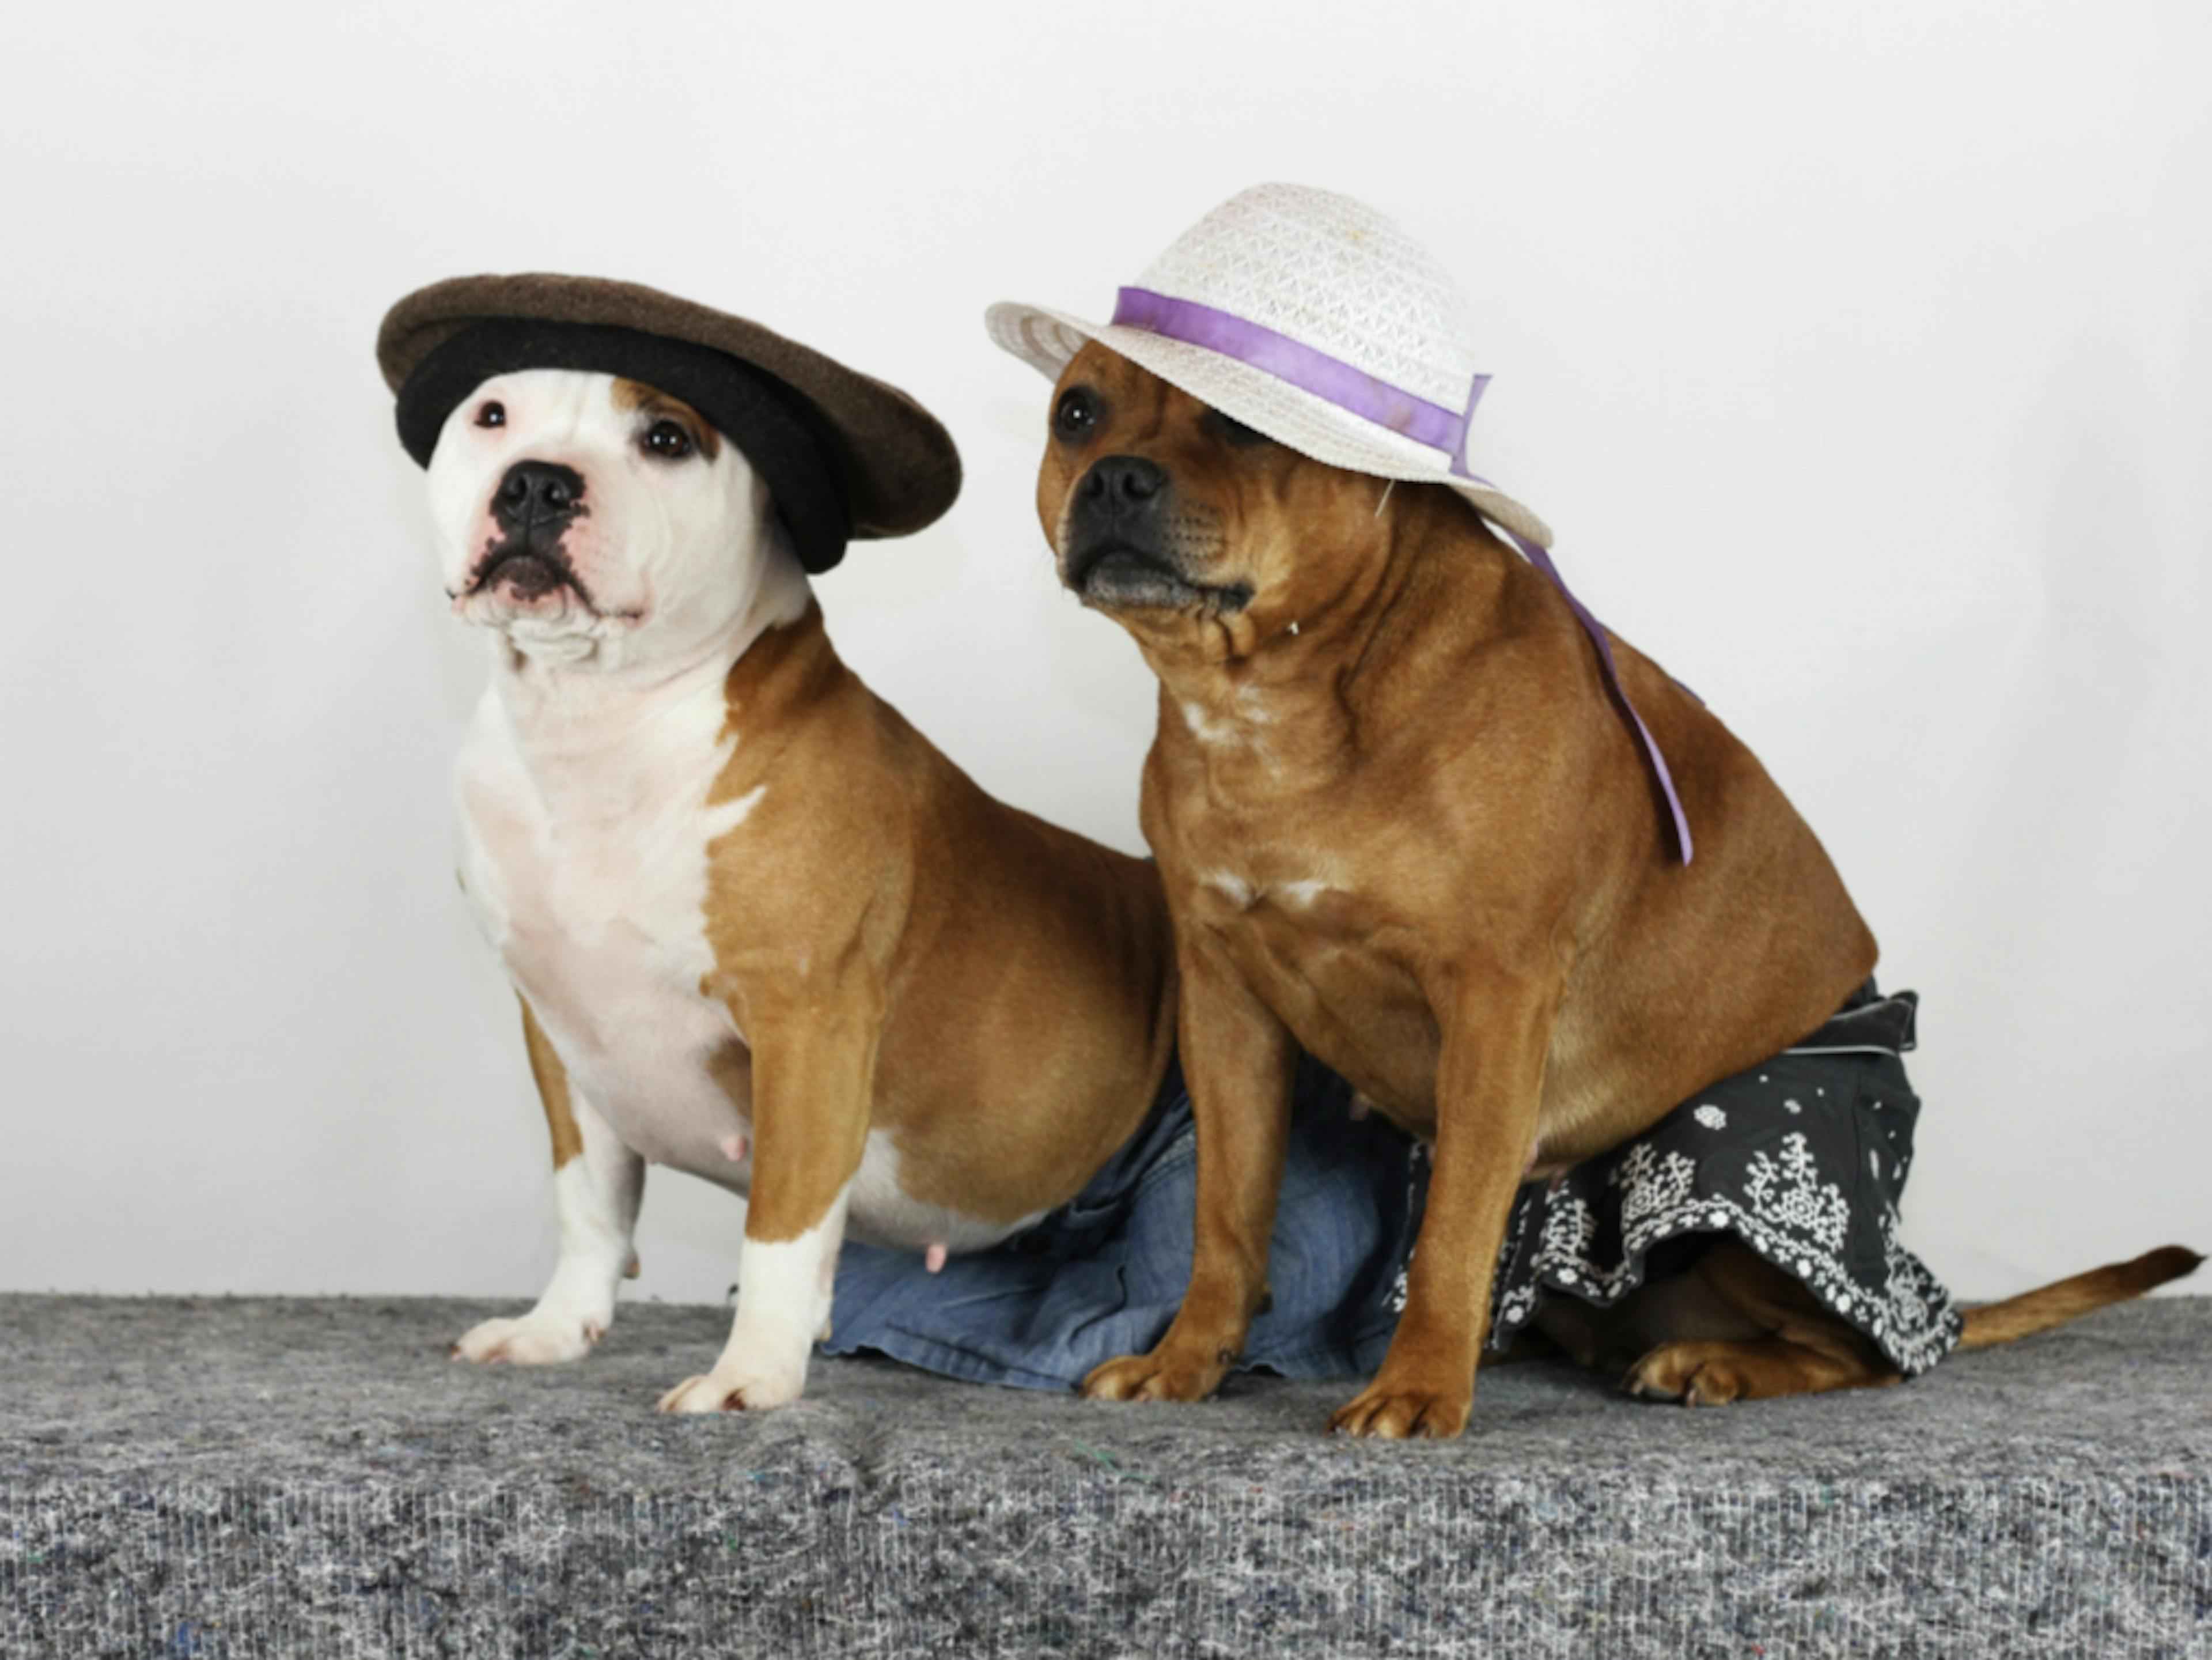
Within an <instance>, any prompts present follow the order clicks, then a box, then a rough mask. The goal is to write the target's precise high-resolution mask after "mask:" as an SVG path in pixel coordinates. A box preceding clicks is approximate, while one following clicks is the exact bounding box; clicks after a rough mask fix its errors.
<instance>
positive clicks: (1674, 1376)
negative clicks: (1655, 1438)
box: [1620, 1343, 1747, 1407]
mask: <svg viewBox="0 0 2212 1660" xmlns="http://www.w3.org/2000/svg"><path fill="white" fill-rule="evenodd" d="M1733 1347H1735V1345H1733V1344H1729V1343H1662V1344H1661V1345H1660V1346H1659V1347H1657V1348H1656V1349H1654V1350H1652V1351H1651V1353H1649V1354H1647V1355H1645V1356H1644V1358H1643V1359H1641V1360H1638V1362H1637V1363H1636V1364H1635V1365H1632V1366H1631V1367H1630V1368H1629V1369H1628V1375H1627V1376H1626V1377H1624V1378H1622V1379H1621V1380H1620V1387H1621V1388H1622V1389H1626V1391H1627V1392H1628V1393H1629V1394H1631V1395H1634V1396H1636V1398H1637V1399H1638V1400H1639V1401H1680V1402H1681V1403H1682V1404H1683V1405H1684V1406H1686V1407H1723V1406H1726V1405H1727V1404H1728V1403H1729V1402H1731V1401H1734V1400H1735V1399H1737V1398H1738V1397H1740V1396H1741V1395H1745V1394H1746V1393H1747V1389H1746V1384H1745V1379H1744V1377H1743V1375H1742V1373H1741V1371H1740V1369H1739V1368H1738V1367H1737V1366H1736V1365H1735V1364H1733V1360H1734V1357H1732V1356H1730V1355H1729V1354H1728V1353H1725V1352H1724V1351H1727V1350H1729V1349H1731V1348H1733Z"/></svg>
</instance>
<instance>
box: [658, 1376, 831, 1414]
mask: <svg viewBox="0 0 2212 1660" xmlns="http://www.w3.org/2000/svg"><path fill="white" fill-rule="evenodd" d="M805 1387H806V1371H805V1367H803V1366H799V1367H790V1368H776V1367H757V1368H756V1367H747V1368H744V1369H743V1370H739V1371H724V1370H723V1369H722V1368H721V1367H720V1366H717V1367H715V1368H714V1371H710V1372H708V1374H707V1375H706V1376H705V1377H687V1378H685V1379H684V1381H683V1382H682V1383H678V1385H677V1386H676V1387H675V1388H674V1389H671V1390H669V1391H668V1393H667V1394H665V1395H662V1396H661V1397H660V1409H661V1411H663V1412H759V1411H762V1410H763V1409H764V1408H769V1407H780V1406H782V1405H783V1404H784V1403H785V1402H788V1401H796V1400H797V1399H799V1391H800V1390H802V1389H805Z"/></svg>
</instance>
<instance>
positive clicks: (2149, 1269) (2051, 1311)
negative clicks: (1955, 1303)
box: [1959, 1245, 2204, 1349]
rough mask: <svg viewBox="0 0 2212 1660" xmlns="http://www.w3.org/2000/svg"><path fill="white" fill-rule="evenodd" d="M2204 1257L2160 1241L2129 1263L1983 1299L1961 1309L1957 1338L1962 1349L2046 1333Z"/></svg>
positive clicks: (2191, 1268) (2190, 1269)
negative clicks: (1980, 1303) (1984, 1301)
mask: <svg viewBox="0 0 2212 1660" xmlns="http://www.w3.org/2000/svg"><path fill="white" fill-rule="evenodd" d="M2203 1260H2204V1259H2203V1257H2202V1256H2198V1255H2197V1253H2196V1252H2195V1251H2193V1250H2189V1249H2188V1248H2187V1247H2186V1246H2184V1245H2160V1247H2159V1248H2158V1249H2157V1250H2151V1251H2145V1252H2144V1253H2143V1254H2142V1256H2138V1257H2136V1259H2135V1261H2133V1262H2107V1263H2106V1264H2105V1266H2104V1267H2103V1268H2091V1269H2090V1270H2089V1271H2088V1273H2087V1274H2075V1276H2074V1277H2073V1278H2072V1279H2070V1280H2053V1281H2052V1282H2051V1284H2050V1285H2047V1286H2037V1287H2036V1288H2035V1289H2034V1290H2033V1291H2024V1292H2021V1294H2020V1295H2019V1296H2017V1297H2008V1298H2005V1300H2004V1301H2003V1302H2002V1303H1988V1304H1984V1305H1983V1306H1982V1307H1980V1308H1978V1309H1968V1310H1966V1331H1965V1333H1964V1334H1963V1335H1961V1336H1960V1339H1959V1347H1960V1348H1962V1349H1986V1348H1990V1347H1995V1346H1996V1344H1999V1343H2009V1342H2011V1341H2014V1340H2015V1339H2016V1338H2021V1337H2027V1336H2032V1335H2033V1334H2035V1333H2037V1332H2039V1331H2049V1330H2050V1329H2051V1328H2052V1327H2053V1326H2063V1325H2064V1324H2065V1323H2067V1322H2068V1321H2069V1320H2073V1319H2078V1318H2079V1317H2080V1316H2082V1315H2085V1314H2087V1313H2088V1312H2089V1310H2092V1309H2100V1308H2102V1307H2104V1306H2105V1304H2107V1303H2124V1302H2126V1301H2127V1299H2128V1298H2130V1297H2140V1296H2142V1294H2143V1293H2144V1292H2147V1291H2148V1290H2149V1289H2150V1288H2151V1287H2152V1286H2162V1285H2164V1284H2165V1283H2166V1281H2167V1280H2179V1279H2180V1278H2181V1276H2182V1275H2183V1274H2194V1273H2195V1272H2196V1271H2197V1264H2198V1263H2200V1262H2203Z"/></svg>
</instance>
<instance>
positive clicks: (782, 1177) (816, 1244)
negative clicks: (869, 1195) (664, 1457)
mask: <svg viewBox="0 0 2212 1660" xmlns="http://www.w3.org/2000/svg"><path fill="white" fill-rule="evenodd" d="M779 1001H780V1002H781V1000H779ZM747 1016H748V1023H747V1025H746V1026H745V1030H746V1031H747V1032H748V1033H749V1034H750V1033H752V1032H756V1031H757V1032H759V1033H760V1034H762V1035H761V1037H758V1038H756V1039H755V1040H754V1042H753V1045H752V1050H753V1184H752V1193H751V1195H750V1199H749V1201H747V1206H746V1210H745V1240H744V1247H743V1249H742V1250H741V1251H740V1252H739V1254H738V1311H737V1316H736V1318H735V1320H734V1321H733V1322H732V1324H731V1328H730V1341H729V1342H728V1343H727V1344H726V1345H725V1346H724V1347H723V1349H722V1353H721V1358H720V1359H718V1360H716V1361H715V1362H714V1371H710V1372H708V1374H707V1375H706V1376H705V1377H690V1378H686V1379H685V1380H684V1382H683V1383H678V1385H677V1386H676V1387H675V1388H674V1389H671V1390H669V1391H668V1393H667V1394H666V1395H664V1396H662V1397H661V1402H660V1409H661V1410H662V1411H663V1412H721V1411H731V1410H737V1409H740V1408H763V1407H779V1406H781V1405H782V1404H783V1403H784V1402H787V1401H795V1400H797V1399H798V1398H799V1392H800V1391H801V1390H802V1389H804V1388H805V1385H806V1362H807V1358H808V1356H809V1355H810V1354H811V1353H812V1352H813V1347H814V1341H815V1339H816V1338H817V1336H818V1335H820V1334H821V1332H822V1329H823V1326H824V1325H825V1324H826V1323H827V1322H828V1320H829V1300H830V1292H831V1290H832V1288H833V1286H834V1285H835V1282H836V1273H837V1248H838V1246H839V1245H840V1244H842V1243H843V1241H844V1237H845V1207H846V1205H847V1203H848V1201H849V1200H850V1198H851V1196H852V1187H853V1177H854V1172H855V1171H858V1170H859V1169H860V1156H861V1154H862V1153H863V1152H866V1147H867V1139H868V1106H869V1102H870V1098H871V1097H872V1094H873V1091H874V1087H875V1071H876V1043H877V1039H878V1036H879V1034H880V1033H881V1031H882V1023H883V999H882V996H881V994H879V993H878V992H876V991H875V989H874V988H873V985H872V982H871V983H870V984H868V985H867V986H865V987H851V988H844V989H842V990H840V991H839V992H837V993H836V994H831V995H829V996H825V997H821V998H811V997H810V998H805V999H799V998H793V999H792V1000H790V1001H789V1002H788V1003H787V1004H783V1005H782V1006H777V1007H774V1008H772V1009H769V1010H763V1007H762V1006H761V1003H760V1001H759V1000H754V1001H753V1002H752V1003H751V1005H750V1007H749V1008H748V1010H747Z"/></svg>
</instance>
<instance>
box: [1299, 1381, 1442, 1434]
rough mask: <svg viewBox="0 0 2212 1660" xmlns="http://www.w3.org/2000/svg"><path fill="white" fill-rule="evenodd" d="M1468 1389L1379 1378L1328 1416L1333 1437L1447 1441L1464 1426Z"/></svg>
mask: <svg viewBox="0 0 2212 1660" xmlns="http://www.w3.org/2000/svg"><path fill="white" fill-rule="evenodd" d="M1473 1406H1474V1393H1473V1391H1472V1390H1471V1389H1456V1390H1455V1389H1423V1388H1421V1387H1419V1385H1413V1386H1410V1387H1408V1386H1401V1385H1398V1384H1394V1383H1386V1382H1384V1381H1383V1379H1382V1378H1380V1377H1378V1378H1376V1380H1375V1382H1373V1383H1370V1384H1369V1385H1368V1386H1367V1387H1366V1388H1365V1389H1362V1390H1361V1391H1360V1392H1359V1393H1358V1395H1355V1396H1353V1397H1352V1400H1350V1401H1349V1402H1346V1403H1345V1404H1344V1405H1343V1406H1341V1407H1339V1408H1337V1409H1336V1410H1335V1411H1334V1412H1333V1413H1331V1414H1329V1419H1328V1428H1329V1433H1330V1434H1332V1435H1356V1436H1359V1437H1362V1438H1373V1439H1375V1440H1379V1441H1410V1440H1415V1439H1419V1440H1425V1441H1449V1440H1451V1439H1453V1438H1455V1437H1456V1436H1457V1435H1458V1434H1459V1432H1461V1431H1462V1430H1463V1429H1465V1428H1466V1427H1467V1415H1468V1411H1469V1409H1470V1408H1472V1407H1473Z"/></svg>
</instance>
